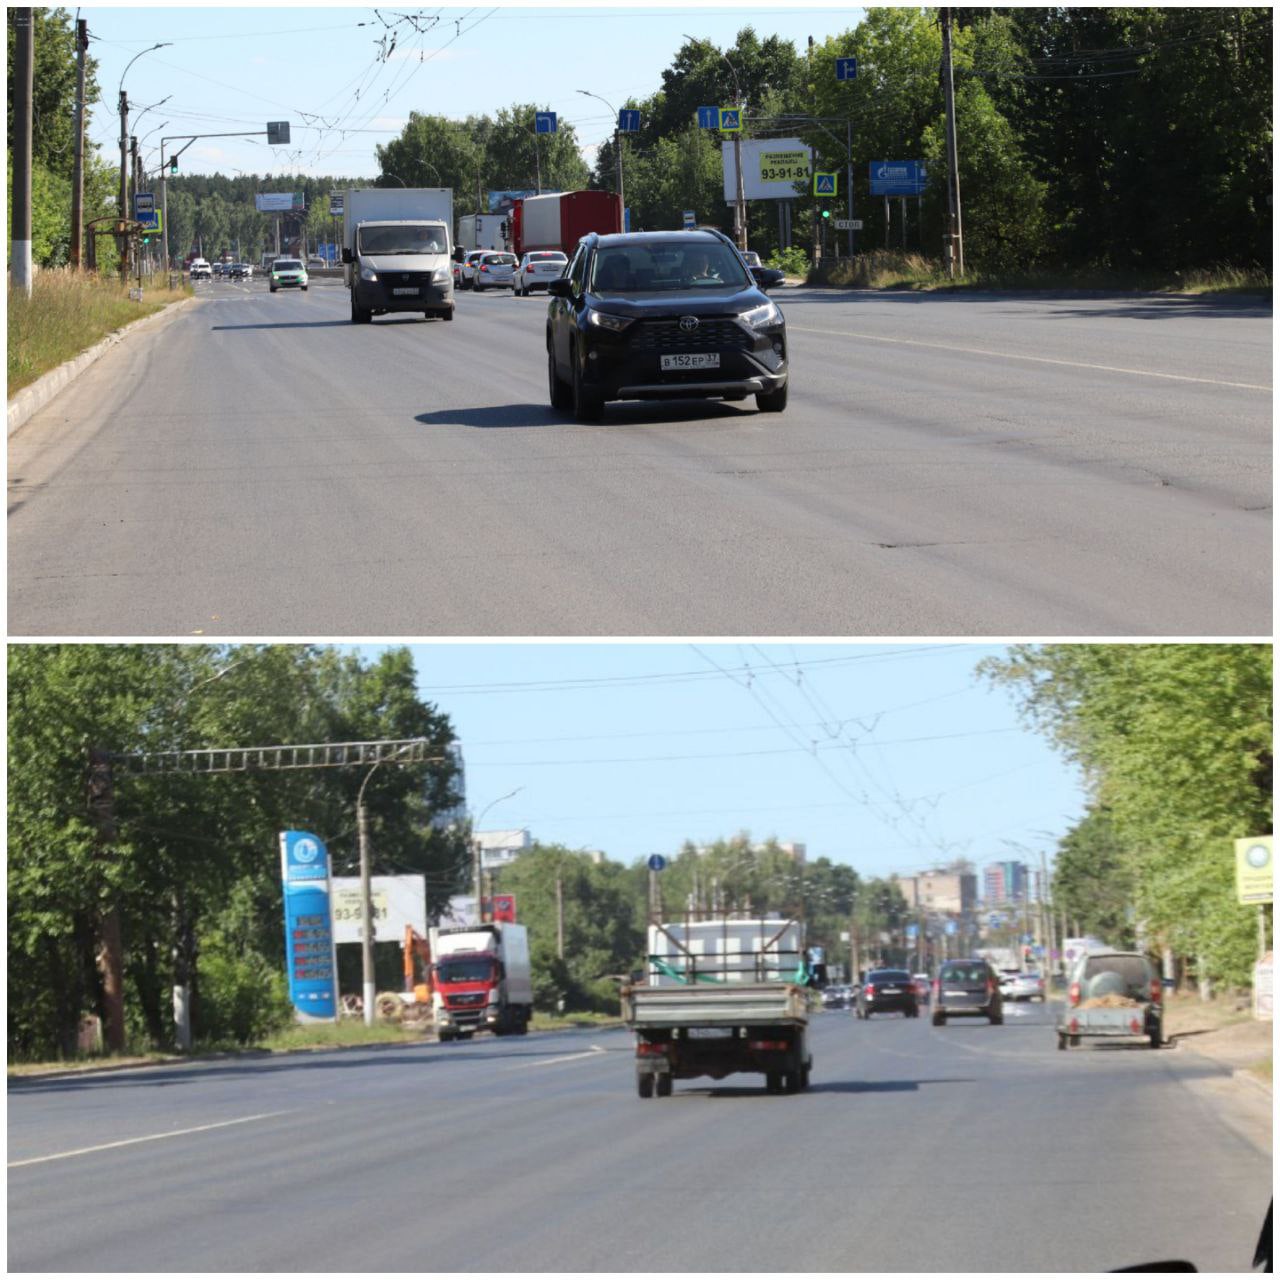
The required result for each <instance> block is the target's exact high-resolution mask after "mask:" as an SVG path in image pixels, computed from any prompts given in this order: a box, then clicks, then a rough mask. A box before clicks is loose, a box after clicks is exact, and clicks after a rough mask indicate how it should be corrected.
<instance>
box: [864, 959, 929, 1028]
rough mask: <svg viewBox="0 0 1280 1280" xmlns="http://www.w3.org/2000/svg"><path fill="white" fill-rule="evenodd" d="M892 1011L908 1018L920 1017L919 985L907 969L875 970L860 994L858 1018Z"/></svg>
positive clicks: (870, 973)
mask: <svg viewBox="0 0 1280 1280" xmlns="http://www.w3.org/2000/svg"><path fill="white" fill-rule="evenodd" d="M891 1012H898V1013H901V1014H903V1015H904V1016H905V1017H908V1018H918V1017H919V1016H920V1002H919V999H918V997H917V996H916V984H915V982H914V981H913V979H912V977H911V975H910V974H909V973H908V972H907V971H906V970H905V969H872V970H871V971H870V972H869V973H868V974H867V977H866V980H865V981H864V982H863V984H862V990H861V991H860V992H859V993H858V1017H859V1018H869V1017H871V1015H872V1014H873V1013H891Z"/></svg>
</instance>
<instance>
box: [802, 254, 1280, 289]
mask: <svg viewBox="0 0 1280 1280" xmlns="http://www.w3.org/2000/svg"><path fill="white" fill-rule="evenodd" d="M824 271H825V282H826V283H827V284H830V285H835V286H837V287H840V286H843V287H844V288H853V289H911V290H941V289H1007V290H1018V289H1026V290H1042V291H1046V292H1051V291H1053V290H1058V289H1062V290H1071V289H1088V290H1102V291H1117V292H1120V291H1135V292H1152V293H1195V294H1202V293H1269V292H1270V291H1271V273H1270V272H1269V271H1266V270H1264V269H1262V268H1260V267H1233V266H1230V265H1227V264H1222V265H1220V266H1216V267H1212V268H1207V269H1203V270H1194V271H1184V272H1178V271H1175V272H1173V273H1171V274H1161V275H1156V274H1152V273H1150V272H1147V273H1139V272H1125V271H1119V272H1117V271H1107V270H1103V269H1098V268H1093V269H1081V270H1078V271H1047V270H1040V271H993V270H986V269H983V268H977V267H975V268H971V269H970V270H969V271H967V272H966V273H965V274H964V275H963V276H957V277H956V278H954V279H952V278H950V277H948V276H947V274H946V272H945V270H944V269H943V266H942V264H941V262H939V261H937V260H936V259H933V258H926V257H924V256H923V255H922V254H918V253H901V252H896V251H894V250H892V249H873V250H871V251H870V252H869V253H860V254H858V255H857V256H856V257H854V258H845V259H837V260H836V261H834V262H828V263H827V264H826V266H825V268H824ZM823 278H824V276H823V275H820V274H813V275H811V276H810V279H811V280H812V281H813V282H814V283H819V282H820V281H821V280H822V279H823Z"/></svg>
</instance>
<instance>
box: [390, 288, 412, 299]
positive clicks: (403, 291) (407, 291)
mask: <svg viewBox="0 0 1280 1280" xmlns="http://www.w3.org/2000/svg"><path fill="white" fill-rule="evenodd" d="M391 292H392V293H394V294H395V295H396V296H397V297H400V296H402V295H403V294H414V295H416V294H417V292H418V291H417V289H392V290H391Z"/></svg>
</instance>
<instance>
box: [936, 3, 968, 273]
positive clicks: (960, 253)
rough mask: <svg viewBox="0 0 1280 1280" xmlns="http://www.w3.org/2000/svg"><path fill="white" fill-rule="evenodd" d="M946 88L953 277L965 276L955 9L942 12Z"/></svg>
mask: <svg viewBox="0 0 1280 1280" xmlns="http://www.w3.org/2000/svg"><path fill="white" fill-rule="evenodd" d="M941 12H942V87H943V92H944V94H945V96H946V103H947V234H946V237H945V241H944V245H943V252H944V256H945V258H946V261H947V274H948V275H949V276H952V277H954V276H956V275H957V274H958V275H964V238H963V235H962V231H961V223H960V158H959V155H958V153H957V151H956V95H955V85H954V83H953V80H952V74H951V10H950V9H943V10H942V11H941Z"/></svg>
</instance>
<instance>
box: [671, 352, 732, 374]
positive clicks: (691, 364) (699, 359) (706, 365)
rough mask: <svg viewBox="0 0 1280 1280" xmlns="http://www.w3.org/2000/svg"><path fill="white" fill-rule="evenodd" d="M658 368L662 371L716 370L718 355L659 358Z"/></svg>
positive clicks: (718, 360)
mask: <svg viewBox="0 0 1280 1280" xmlns="http://www.w3.org/2000/svg"><path fill="white" fill-rule="evenodd" d="M658 367H659V368H660V369H663V370H664V371H665V370H667V369H718V368H719V367H720V353H719V352H718V351H716V352H712V353H711V354H709V355H675V356H659V357H658Z"/></svg>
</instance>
